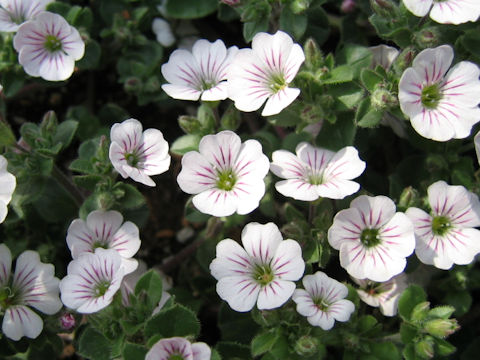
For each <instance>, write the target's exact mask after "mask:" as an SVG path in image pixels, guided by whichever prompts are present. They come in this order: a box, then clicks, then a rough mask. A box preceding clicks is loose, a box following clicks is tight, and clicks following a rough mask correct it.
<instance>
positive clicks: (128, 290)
mask: <svg viewBox="0 0 480 360" xmlns="http://www.w3.org/2000/svg"><path fill="white" fill-rule="evenodd" d="M146 272H147V264H145V262H143V261H141V260H140V261H139V262H138V267H137V269H136V270H135V271H134V272H132V273H130V274H128V275H126V276H125V277H124V278H123V281H122V285H121V286H120V291H121V293H122V304H123V306H130V296H131V295H133V294H134V293H135V286H136V285H137V282H138V280H140V278H141V277H142V275H143V274H145V273H146ZM160 275H163V274H160ZM162 280H163V281H162V297H161V298H160V301H159V302H158V305H157V306H156V307H155V309H153V312H152V315H155V314H156V313H158V312H159V311H160V310H161V309H162V308H163V305H165V303H166V302H167V301H168V299H170V298H171V296H170V294H169V293H168V292H166V291H165V290H168V289H170V288H171V285H170V284H169V283H168V281H166V278H165V276H164V275H163V276H162Z"/></svg>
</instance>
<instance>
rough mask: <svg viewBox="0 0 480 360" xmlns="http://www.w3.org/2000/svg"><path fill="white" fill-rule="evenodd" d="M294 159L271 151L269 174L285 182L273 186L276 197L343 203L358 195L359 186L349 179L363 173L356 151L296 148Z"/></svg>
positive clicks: (288, 153)
mask: <svg viewBox="0 0 480 360" xmlns="http://www.w3.org/2000/svg"><path fill="white" fill-rule="evenodd" d="M295 151H296V153H297V156H295V155H294V154H292V153H291V152H289V151H286V150H278V151H274V152H273V154H272V159H273V162H272V164H271V165H270V170H271V171H272V172H273V173H274V174H275V175H277V176H278V177H281V178H284V179H287V180H283V181H279V182H277V183H276V184H275V188H276V189H277V190H278V192H279V193H281V194H283V195H285V196H290V197H292V198H294V199H296V200H303V201H313V200H316V199H318V198H319V197H326V198H329V199H343V198H344V197H345V196H348V195H351V194H353V193H355V192H357V191H358V189H359V188H360V185H359V184H358V183H356V182H354V181H350V179H353V178H356V177H357V176H359V175H360V174H361V173H362V172H363V170H365V162H363V161H362V160H360V158H359V157H358V151H357V150H356V149H355V148H354V147H352V146H347V147H345V148H343V149H341V150H339V151H338V152H333V151H329V150H326V149H322V148H317V147H314V146H312V145H310V144H308V143H306V142H302V143H300V144H298V145H297V148H296V150H295Z"/></svg>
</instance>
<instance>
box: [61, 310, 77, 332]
mask: <svg viewBox="0 0 480 360" xmlns="http://www.w3.org/2000/svg"><path fill="white" fill-rule="evenodd" d="M60 324H61V325H62V328H63V329H64V330H66V331H68V330H71V329H72V328H73V327H75V318H74V317H73V315H72V314H70V313H64V314H63V315H62V316H61V317H60Z"/></svg>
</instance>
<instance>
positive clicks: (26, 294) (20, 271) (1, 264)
mask: <svg viewBox="0 0 480 360" xmlns="http://www.w3.org/2000/svg"><path fill="white" fill-rule="evenodd" d="M11 267H12V254H11V253H10V250H9V249H8V247H7V246H5V244H0V269H1V271H0V312H1V313H4V316H3V323H2V332H3V333H4V334H5V336H7V337H8V338H10V339H12V340H15V341H16V340H20V338H22V337H23V336H26V337H28V338H31V339H34V338H36V337H37V336H38V335H40V333H41V332H42V329H43V321H42V319H41V318H40V316H38V315H37V314H36V313H35V312H34V311H33V310H32V309H30V307H29V306H31V307H34V308H35V309H37V310H39V311H41V312H42V313H44V314H48V315H53V314H55V313H56V312H58V311H59V310H60V308H61V307H62V303H61V302H60V299H59V298H58V282H59V280H58V279H57V278H56V277H55V276H54V272H55V270H54V267H53V265H52V264H44V263H42V262H41V261H40V257H39V256H38V253H37V252H35V251H31V250H27V251H24V252H23V253H22V254H20V256H19V257H18V258H17V263H16V266H15V274H14V275H13V278H12V277H11V276H10V273H11Z"/></svg>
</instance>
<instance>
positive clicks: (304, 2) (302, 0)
mask: <svg viewBox="0 0 480 360" xmlns="http://www.w3.org/2000/svg"><path fill="white" fill-rule="evenodd" d="M311 2H312V0H294V1H293V2H292V3H291V5H290V9H291V10H292V12H293V13H294V14H301V13H303V12H304V11H305V10H307V9H308V8H309V7H310V3H311Z"/></svg>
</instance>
